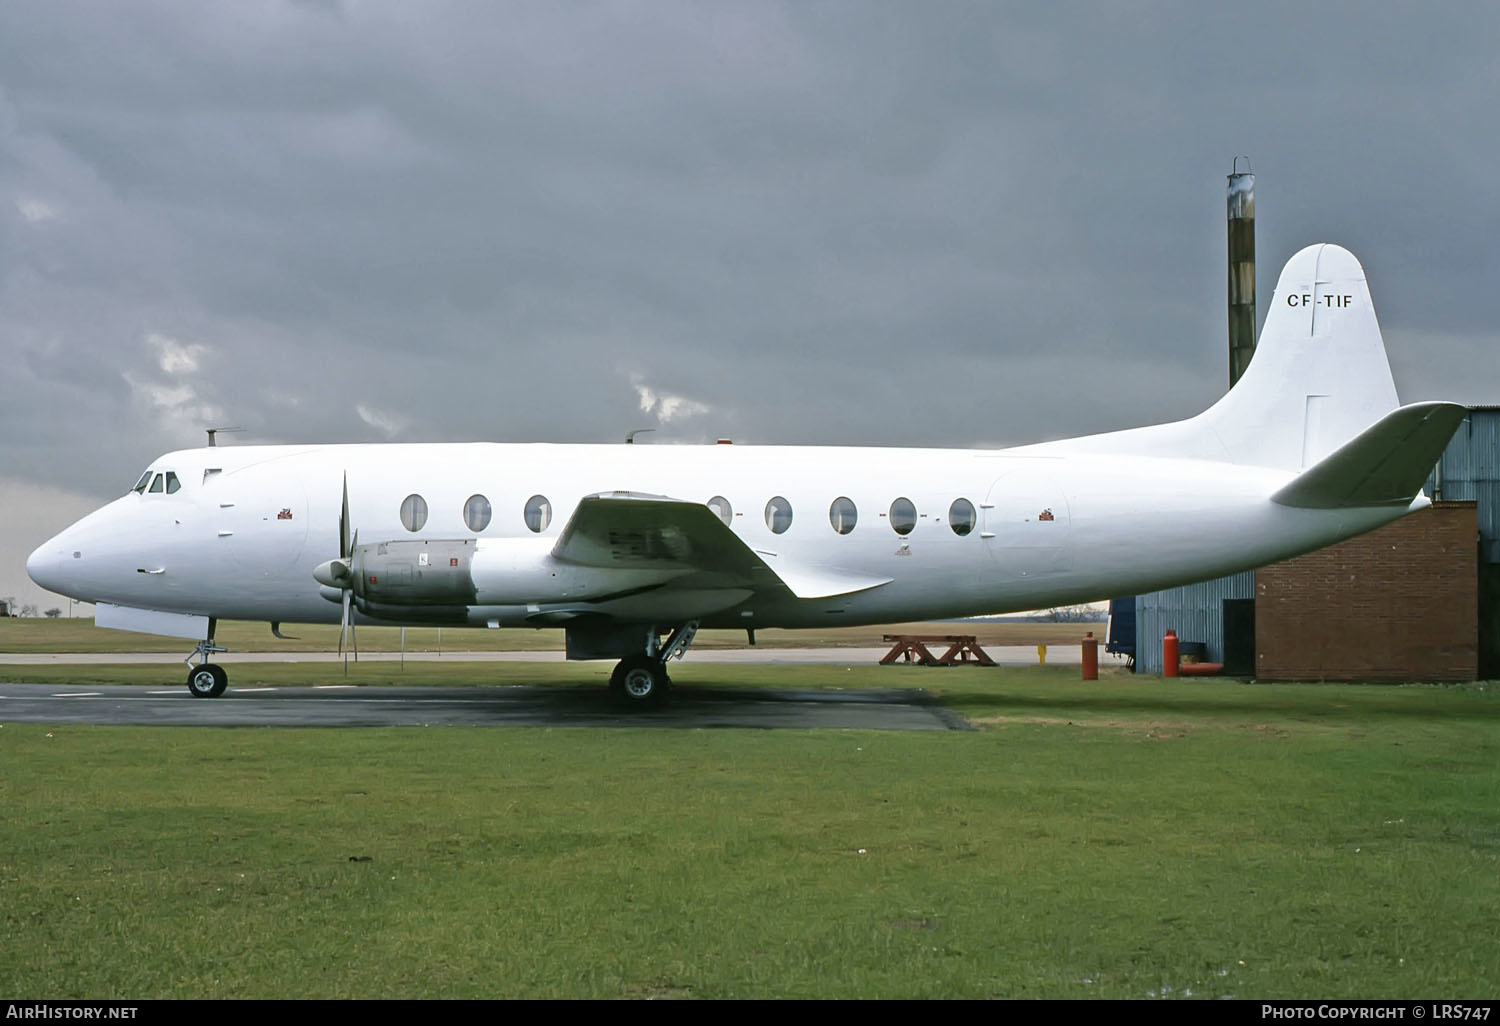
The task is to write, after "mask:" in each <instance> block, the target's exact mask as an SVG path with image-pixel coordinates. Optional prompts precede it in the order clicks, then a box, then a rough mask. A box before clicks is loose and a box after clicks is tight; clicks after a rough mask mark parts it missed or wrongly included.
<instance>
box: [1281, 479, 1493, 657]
mask: <svg viewBox="0 0 1500 1026" xmlns="http://www.w3.org/2000/svg"><path fill="white" fill-rule="evenodd" d="M1477 537H1478V521H1477V517H1476V514H1475V507H1474V503H1472V502H1440V503H1435V504H1434V505H1433V506H1432V508H1430V509H1425V510H1422V511H1421V512H1420V513H1413V514H1411V515H1410V516H1406V517H1402V518H1401V519H1400V520H1398V521H1396V522H1395V523H1393V524H1387V525H1386V526H1385V527H1382V528H1380V529H1379V530H1376V531H1371V532H1370V533H1369V534H1365V535H1361V536H1360V537H1358V538H1351V539H1350V540H1348V541H1345V542H1340V543H1339V544H1338V545H1334V546H1332V547H1330V548H1326V549H1323V550H1321V551H1319V552H1312V553H1309V554H1308V555H1305V556H1298V557H1297V558H1296V559H1289V560H1286V561H1285V562H1282V563H1276V564H1273V565H1271V566H1268V567H1263V568H1262V569H1260V570H1257V571H1256V572H1255V660H1256V676H1257V677H1258V678H1260V679H1262V680H1391V681H1395V680H1473V679H1475V675H1476V673H1477V671H1478V651H1479V645H1478V633H1479V632H1478V624H1479V590H1478V547H1477V546H1478V543H1477V541H1476V539H1477Z"/></svg>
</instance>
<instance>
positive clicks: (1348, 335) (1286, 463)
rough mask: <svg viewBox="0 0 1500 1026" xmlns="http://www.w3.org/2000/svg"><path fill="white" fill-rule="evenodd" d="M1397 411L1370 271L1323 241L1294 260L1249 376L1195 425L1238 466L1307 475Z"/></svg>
mask: <svg viewBox="0 0 1500 1026" xmlns="http://www.w3.org/2000/svg"><path fill="white" fill-rule="evenodd" d="M1397 405H1398V403H1397V399H1396V385H1395V383H1394V382H1393V381H1392V380H1391V367H1390V363H1389V362H1388V361H1387V360H1386V355H1385V345H1384V343H1383V342H1382V341H1381V338H1380V325H1379V323H1377V322H1376V320H1375V307H1374V306H1373V305H1372V304H1371V302H1370V289H1369V286H1368V285H1367V284H1366V282H1365V272H1364V269H1363V268H1362V267H1360V265H1359V261H1358V260H1356V259H1355V258H1354V254H1352V253H1350V252H1349V251H1348V250H1346V249H1343V248H1342V247H1339V246H1334V245H1329V244H1327V243H1324V244H1320V245H1316V246H1309V247H1307V248H1306V249H1304V250H1302V251H1301V252H1299V253H1297V254H1296V255H1295V256H1293V257H1292V258H1291V260H1289V261H1287V264H1286V267H1285V268H1283V269H1282V272H1281V278H1280V280H1279V281H1277V283H1276V292H1275V294H1274V296H1273V297H1272V299H1271V309H1270V312H1269V313H1268V314H1267V315H1266V323H1265V327H1264V328H1262V329H1261V333H1260V341H1259V343H1258V344H1257V345H1256V349H1255V356H1254V358H1253V359H1251V361H1250V366H1249V367H1248V368H1247V369H1246V371H1245V374H1244V376H1243V377H1241V378H1240V380H1239V382H1238V383H1237V384H1236V385H1235V386H1234V388H1232V389H1230V391H1229V392H1228V394H1226V395H1225V396H1224V398H1223V399H1220V400H1219V401H1218V402H1217V403H1215V404H1214V405H1213V406H1212V407H1211V408H1209V409H1208V410H1207V411H1205V412H1204V413H1203V414H1201V415H1200V416H1198V417H1196V418H1194V419H1193V421H1190V422H1189V423H1192V424H1193V425H1194V426H1195V427H1196V428H1199V429H1206V430H1208V431H1211V432H1212V433H1213V434H1214V435H1215V436H1216V437H1217V438H1218V440H1219V442H1220V443H1221V444H1222V445H1223V447H1224V449H1225V450H1226V453H1227V455H1228V456H1229V458H1230V459H1231V460H1233V461H1234V462H1236V463H1250V464H1257V465H1260V466H1268V467H1277V468H1279V469H1283V470H1300V469H1302V468H1305V467H1311V466H1313V465H1314V464H1316V463H1318V462H1319V461H1321V460H1322V459H1323V458H1324V457H1326V456H1328V455H1330V454H1331V453H1332V452H1333V451H1334V450H1336V449H1338V448H1339V447H1340V446H1342V445H1344V444H1345V443H1346V442H1349V441H1351V440H1352V439H1354V438H1355V436H1357V435H1359V434H1360V433H1361V432H1363V431H1364V430H1365V429H1366V428H1368V427H1370V426H1371V425H1372V424H1374V423H1375V422H1376V421H1378V420H1380V419H1381V418H1382V417H1384V416H1385V415H1386V414H1388V413H1390V412H1391V411H1392V410H1394V409H1396V407H1397Z"/></svg>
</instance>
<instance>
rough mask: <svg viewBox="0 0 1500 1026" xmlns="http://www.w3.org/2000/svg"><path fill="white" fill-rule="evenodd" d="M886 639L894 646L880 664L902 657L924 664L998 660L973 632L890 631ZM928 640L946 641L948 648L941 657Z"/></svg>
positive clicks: (991, 663) (977, 663) (987, 663)
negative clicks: (935, 654)
mask: <svg viewBox="0 0 1500 1026" xmlns="http://www.w3.org/2000/svg"><path fill="white" fill-rule="evenodd" d="M885 640H886V641H887V642H888V643H890V644H891V645H892V646H893V647H892V648H891V650H890V651H889V652H887V653H886V654H885V658H883V659H881V660H880V665H881V666H890V665H891V664H892V663H896V662H899V661H902V660H904V661H905V662H907V663H917V664H919V665H921V666H958V665H960V664H964V665H967V664H969V663H973V664H974V665H975V666H994V665H995V661H994V660H993V659H991V658H990V657H989V655H988V654H987V653H986V652H985V650H984V649H982V648H980V647H979V639H978V637H976V636H975V635H973V634H887V635H885ZM929 644H934V645H935V644H943V645H947V646H948V651H946V652H944V653H943V656H942V658H941V659H939V658H938V657H937V656H934V655H933V654H932V652H931V651H930V650H928V648H927V646H928V645H929Z"/></svg>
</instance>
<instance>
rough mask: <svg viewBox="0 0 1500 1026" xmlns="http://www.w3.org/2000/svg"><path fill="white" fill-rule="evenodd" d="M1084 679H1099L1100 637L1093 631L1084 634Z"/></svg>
mask: <svg viewBox="0 0 1500 1026" xmlns="http://www.w3.org/2000/svg"><path fill="white" fill-rule="evenodd" d="M1083 679H1084V680H1098V679H1099V639H1098V638H1096V637H1094V632H1093V631H1089V632H1088V633H1087V634H1085V635H1084V636H1083Z"/></svg>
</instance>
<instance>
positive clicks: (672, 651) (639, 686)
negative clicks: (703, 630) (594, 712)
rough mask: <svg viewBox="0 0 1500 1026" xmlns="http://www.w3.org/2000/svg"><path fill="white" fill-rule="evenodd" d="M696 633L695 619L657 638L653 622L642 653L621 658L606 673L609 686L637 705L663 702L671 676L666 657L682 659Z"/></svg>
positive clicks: (665, 699) (668, 694)
mask: <svg viewBox="0 0 1500 1026" xmlns="http://www.w3.org/2000/svg"><path fill="white" fill-rule="evenodd" d="M697 633H698V621H697V620H691V621H689V622H688V623H685V624H683V625H682V626H680V627H678V628H677V629H675V630H674V631H672V633H671V634H670V635H669V636H668V637H667V640H666V641H665V642H662V641H661V640H660V634H659V633H658V629H657V627H656V626H655V625H652V626H651V627H650V628H649V629H648V630H647V631H646V646H645V651H643V652H633V653H631V654H630V655H628V656H626V657H625V658H624V659H621V660H620V662H619V664H618V665H617V666H616V667H615V670H614V672H613V673H611V674H610V675H609V688H610V690H611V691H612V692H614V694H615V697H616V698H618V699H619V700H620V701H622V702H624V703H625V704H627V705H631V706H636V707H640V708H644V707H650V706H660V705H664V704H665V703H666V701H667V699H668V698H669V697H670V695H671V689H672V679H671V678H670V677H668V676H667V660H669V659H673V658H676V659H681V658H682V654H683V653H684V652H686V651H687V647H688V646H689V645H691V644H692V643H693V635H695V634H697Z"/></svg>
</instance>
